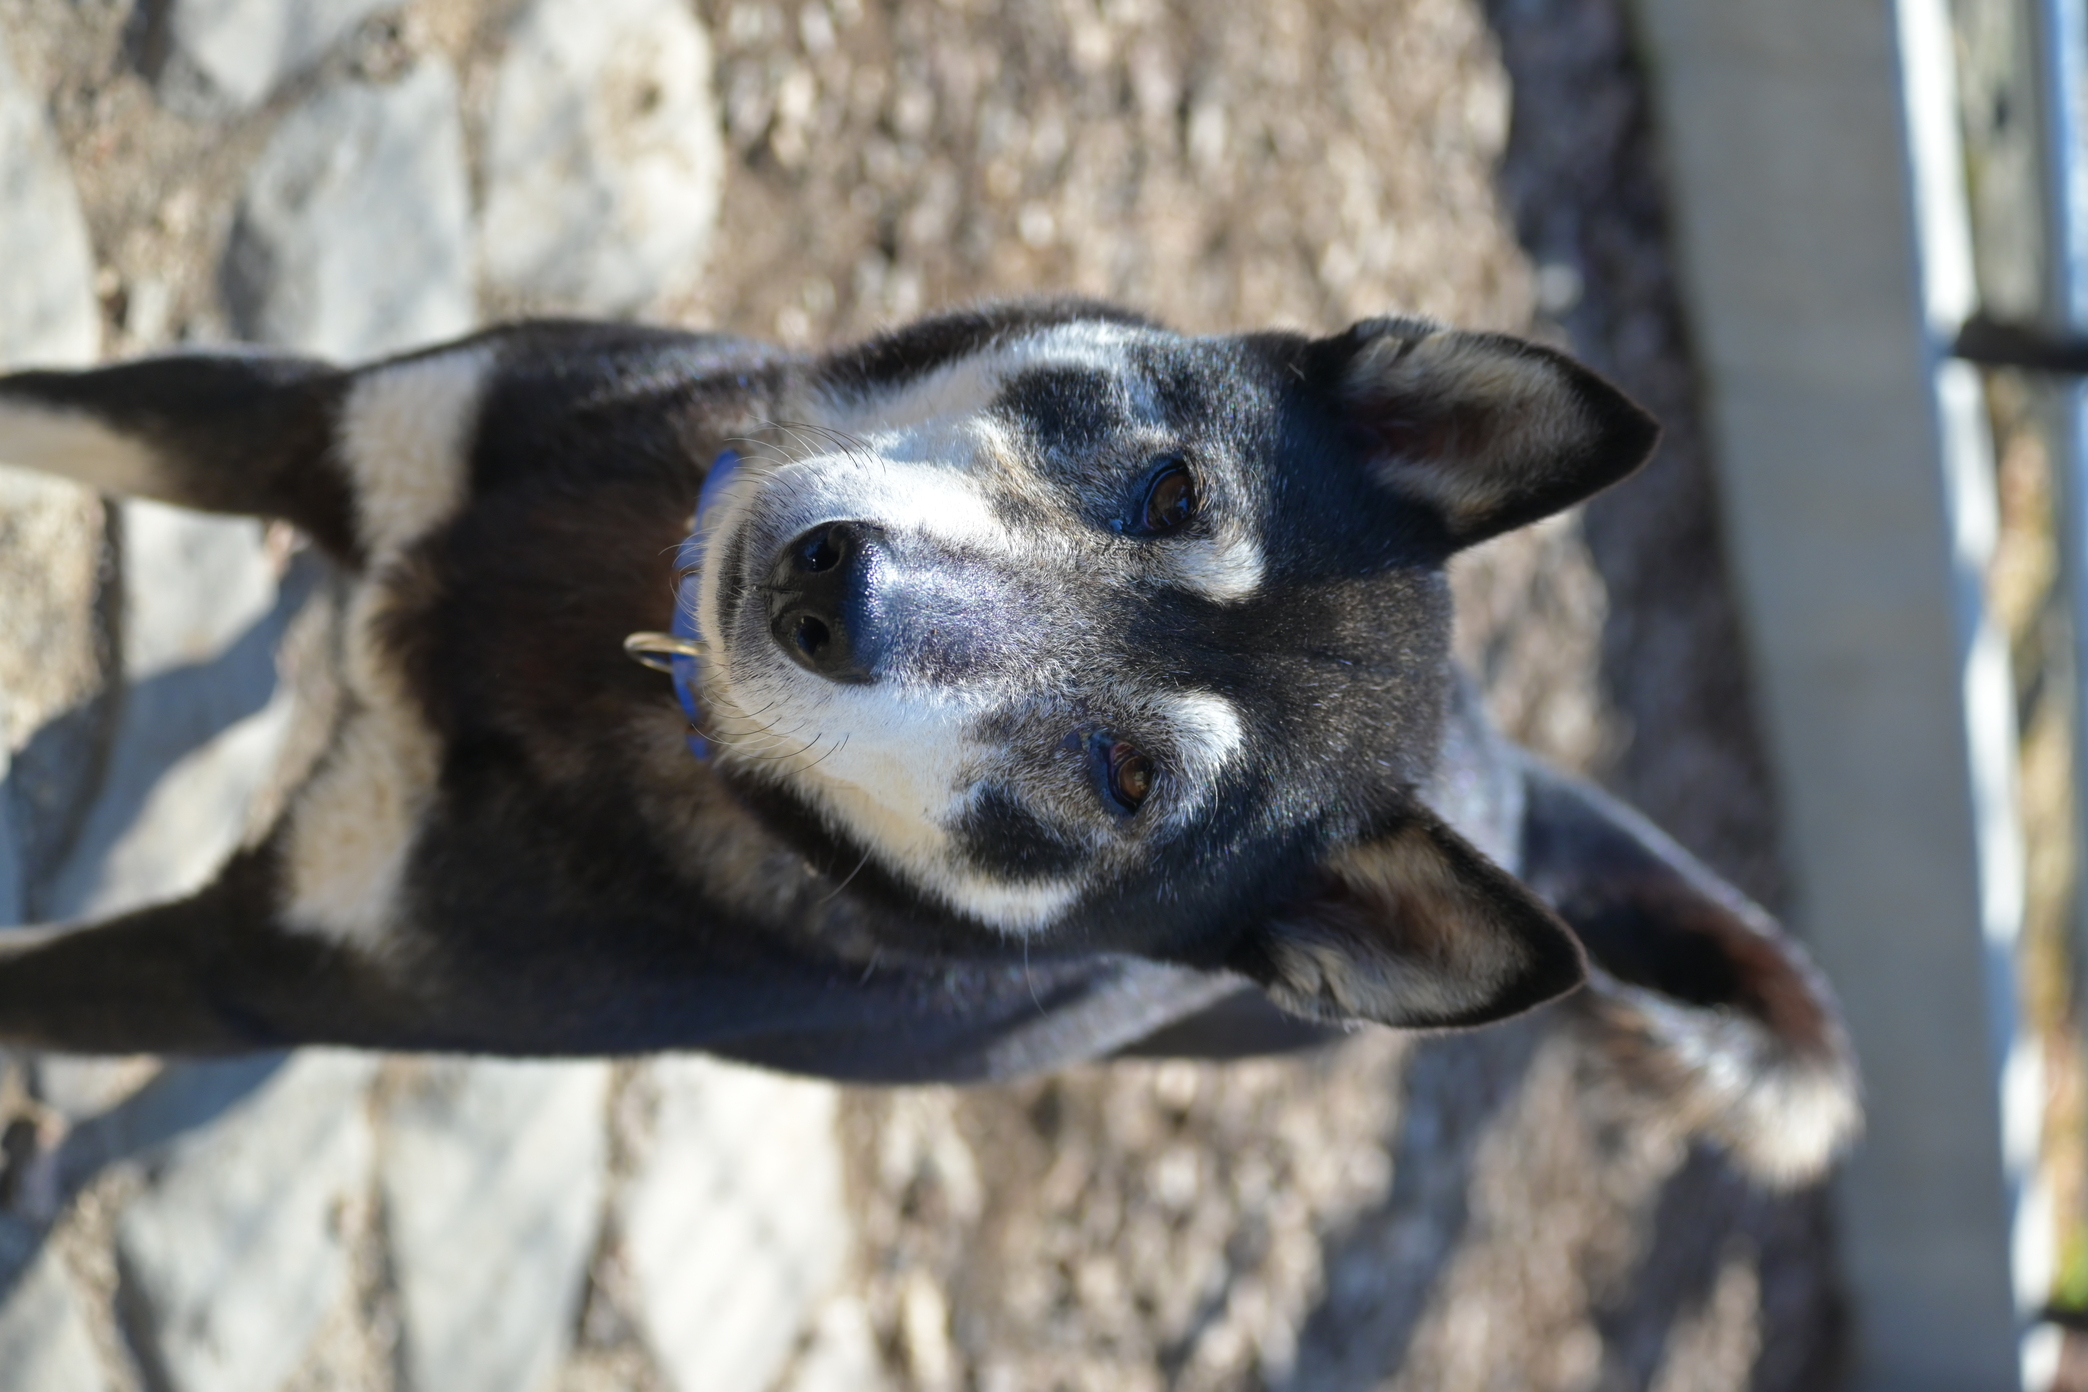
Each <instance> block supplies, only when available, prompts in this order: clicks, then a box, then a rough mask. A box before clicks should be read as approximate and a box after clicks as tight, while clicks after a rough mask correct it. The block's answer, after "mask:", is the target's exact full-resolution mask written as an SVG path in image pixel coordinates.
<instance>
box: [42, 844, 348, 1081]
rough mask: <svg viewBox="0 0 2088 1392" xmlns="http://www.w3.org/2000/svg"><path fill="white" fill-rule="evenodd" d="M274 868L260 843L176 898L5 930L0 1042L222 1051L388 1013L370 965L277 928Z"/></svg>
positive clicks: (75, 1048) (78, 1048)
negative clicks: (102, 915)
mask: <svg viewBox="0 0 2088 1392" xmlns="http://www.w3.org/2000/svg"><path fill="white" fill-rule="evenodd" d="M272 862H273V856H272V854H271V853H270V852H268V851H266V850H262V851H246V852H242V853H240V854H239V855H237V856H235V857H234V858H233V860H232V861H231V862H230V863H229V864H227V865H226V867H225V868H224V870H223V871H222V872H221V873H220V874H219V876H218V877H217V879H215V880H214V881H213V882H212V883H210V884H209V885H207V886H205V887H204V888H203V889H201V890H199V891H197V892H196V893H195V894H192V895H190V896H188V897H187V898H184V899H179V900H175V901H173V902H170V903H165V904H155V905H151V906H148V907H146V908H141V909H138V910H135V911H133V912H130V913H125V914H120V915H117V916H115V917H112V918H108V919H103V920H99V921H95V922H88V923H79V924H52V925H40V926H34V927H25V928H10V929H5V930H0V1043H5V1044H12V1045H18V1046H27V1047H33V1048H48V1049H62V1050H68V1051H72V1052H79V1053H141V1052H170V1053H226V1052H237V1051H242V1050H248V1049H259V1048H269V1047H275V1046H278V1045H283V1044H288V1043H293V1042H296V1041H297V1040H298V1039H300V1038H309V1037H315V1036H317V1037H324V1036H326V1035H329V1034H333V1033H337V1032H338V1030H339V1028H340V1026H341V1024H342V1023H343V1021H344V1020H346V1019H347V1018H349V1017H352V1016H355V1015H357V1014H358V1013H361V1014H365V1015H367V1014H371V1013H379V1014H381V1013H383V1012H384V1011H385V1009H386V1007H385V1005H384V996H385V994H386V993H385V991H384V990H383V989H382V988H381V986H380V983H379V982H378V981H377V980H376V978H375V976H374V974H373V973H372V971H371V970H370V969H369V968H368V967H367V966H365V965H362V964H358V963H357V962H355V961H352V960H349V959H348V958H347V956H346V954H344V953H343V952H342V950H341V949H339V948H338V947H337V946H335V945H333V944H331V943H328V942H327V941H325V940H324V939H322V938H318V937H313V936H309V935H300V934H296V933H288V932H285V931H283V930H282V929H281V928H280V926H279V925H278V924H277V923H276V921H275V902H274V901H275V897H276V896H275V880H276V874H275V870H274V867H273V863H272ZM370 1024H371V1026H375V1025H376V1022H375V1021H371V1022H370Z"/></svg>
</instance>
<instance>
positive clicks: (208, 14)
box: [167, 0, 398, 107]
mask: <svg viewBox="0 0 2088 1392" xmlns="http://www.w3.org/2000/svg"><path fill="white" fill-rule="evenodd" d="M397 6H398V0H174V3H172V4H171V5H170V6H169V9H170V11H171V13H170V14H169V15H168V18H167V24H168V28H169V30H170V32H171V35H172V37H173V40H174V44H175V46H176V48H177V49H178V50H179V51H180V53H181V54H182V55H183V56H184V57H186V58H187V59H188V60H189V62H190V63H192V64H194V65H195V67H196V69H197V70H198V71H199V72H201V73H202V74H203V75H204V76H205V77H207V78H209V79H210V82H211V85H212V86H213V87H215V88H216V89H217V90H218V91H219V92H221V93H223V94H224V95H225V96H226V97H228V98H230V99H231V101H232V102H233V103H234V104H235V105H237V106H241V107H248V106H253V105H256V104H257V103H259V102H260V101H262V100H263V99H264V98H266V97H267V96H268V95H269V93H271V92H273V91H274V90H275V89H276V87H277V86H278V85H279V84H281V83H282V82H283V81H284V80H285V79H286V78H290V77H295V76H296V75H297V74H298V73H300V72H303V71H304V70H305V69H306V68H309V67H311V66H312V65H313V64H315V63H317V62H318V61H319V60H320V59H321V58H322V57H324V56H325V55H326V51H327V49H329V48H331V47H332V46H333V45H334V43H335V42H336V41H337V40H339V39H340V38H341V37H342V36H343V35H344V34H346V33H347V32H348V31H349V30H350V29H352V28H354V27H355V26H356V25H357V24H359V23H361V22H362V21H363V20H364V19H366V18H368V17H369V16H370V15H373V14H376V13H377V12H378V11H380V10H385V9H394V8H397Z"/></svg>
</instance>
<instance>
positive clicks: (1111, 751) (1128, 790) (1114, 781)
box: [1095, 730, 1153, 813]
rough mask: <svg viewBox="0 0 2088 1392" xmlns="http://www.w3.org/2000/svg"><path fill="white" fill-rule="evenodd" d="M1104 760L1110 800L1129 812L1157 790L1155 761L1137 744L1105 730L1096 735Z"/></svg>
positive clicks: (1103, 772)
mask: <svg viewBox="0 0 2088 1392" xmlns="http://www.w3.org/2000/svg"><path fill="white" fill-rule="evenodd" d="M1095 748H1096V751H1097V752H1098V753H1099V754H1100V755H1101V760H1102V782H1103V785H1104V786H1105V787H1106V788H1107V789H1108V790H1109V797H1110V800H1111V801H1112V802H1114V803H1116V805H1117V806H1118V807H1120V808H1122V809H1123V810H1124V811H1125V812H1127V813H1130V812H1136V811H1137V810H1138V809H1139V808H1140V807H1141V806H1143V805H1144V803H1145V800H1146V797H1147V796H1148V795H1149V794H1150V793H1151V792H1152V791H1153V761H1152V760H1151V759H1149V758H1147V757H1146V755H1145V754H1144V753H1143V752H1141V751H1140V750H1139V748H1138V746H1137V745H1135V744H1131V743H1128V742H1127V741H1124V740H1120V739H1118V738H1117V737H1116V736H1115V735H1114V734H1112V733H1110V732H1109V731H1107V730H1104V731H1103V732H1102V733H1101V734H1099V735H1097V736H1096V737H1095Z"/></svg>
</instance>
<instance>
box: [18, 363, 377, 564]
mask: <svg viewBox="0 0 2088 1392" xmlns="http://www.w3.org/2000/svg"><path fill="white" fill-rule="evenodd" d="M349 380H350V379H349V377H348V376H347V374H345V373H342V372H340V371H338V370H337V369H335V368H332V367H329V366H328V365H326V364H324V363H320V362H314V361H312V360H310V359H306V358H296V357H289V356H285V355H279V354H273V353H264V352H240V353H178V354H171V355H167V356H164V357H154V358H143V359H140V360H138V361H136V362H128V363H121V364H118V365H116V366H113V367H103V368H97V369H94V370H92V371H87V372H55V371H52V372H18V373H14V374H12V375H9V376H0V463H6V464H13V465H18V466H21V467H24V468H30V469H36V470H39V471H41V472H43V473H50V474H56V475H58V476H60V477H62V478H69V479H72V480H74V481H75V482H78V483H84V484H86V485H88V486H89V487H92V488H98V489H101V490H103V491H104V492H109V493H120V494H127V495H131V496H135V497H143V498H154V499H157V500H159V501H161V502H166V503H175V504H178V505H180V506H182V507H191V508H197V509H200V510H203V511H206V512H231V513H246V514H252V515H255V516H263V517H280V518H284V519H286V520H288V521H291V522H294V523H296V524H297V525H298V526H300V527H302V528H304V529H305V530H306V531H307V532H310V533H311V534H312V535H313V536H314V537H316V538H317V539H318V540H319V541H320V542H321V543H323V544H325V545H326V546H327V547H328V548H329V549H330V550H332V551H334V552H335V554H337V555H341V556H344V557H345V556H348V555H352V554H353V553H354V552H355V550H356V541H355V535H354V519H353V512H354V504H353V501H352V498H351V495H350V486H349V480H348V478H347V477H346V475H345V474H344V472H343V470H342V468H341V467H340V462H339V460H338V458H337V455H338V449H337V442H336V435H337V431H338V417H339V413H340V409H341V405H342V402H343V401H344V399H345V395H346V392H347V389H348V383H349Z"/></svg>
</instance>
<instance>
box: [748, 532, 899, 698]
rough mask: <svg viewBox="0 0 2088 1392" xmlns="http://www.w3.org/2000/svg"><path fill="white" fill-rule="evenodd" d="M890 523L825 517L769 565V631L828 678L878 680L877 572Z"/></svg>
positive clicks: (809, 667)
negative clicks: (886, 525)
mask: <svg viewBox="0 0 2088 1392" xmlns="http://www.w3.org/2000/svg"><path fill="white" fill-rule="evenodd" d="M885 560H886V556H885V533H884V529H883V528H881V527H878V526H876V525H875V524H874V523H869V522H827V523H824V524H822V525H820V526H817V527H814V528H813V529H812V530H811V531H809V532H806V533H805V534H804V535H803V536H801V537H799V538H798V539H797V540H796V541H793V542H791V543H790V544H789V545H788V546H786V547H784V548H783V553H782V554H781V555H780V556H778V557H777V558H776V563H775V565H774V566H772V567H770V569H769V632H770V633H771V634H773V635H774V636H775V639H776V642H777V643H778V644H780V645H781V646H782V648H783V651H784V652H787V653H789V654H790V656H791V658H792V660H793V661H795V662H796V663H797V664H798V665H799V666H801V667H803V668H805V669H806V670H808V671H811V672H816V673H818V674H819V675H820V676H822V677H825V678H826V679H827V680H828V681H836V682H867V681H874V680H876V667H877V656H878V647H879V634H878V631H877V630H878V627H879V626H878V624H877V621H876V609H877V604H876V600H877V589H878V573H879V571H880V570H881V569H883V567H884V563H885Z"/></svg>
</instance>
